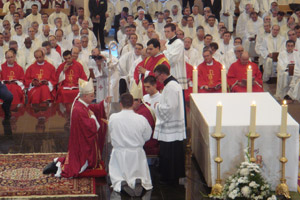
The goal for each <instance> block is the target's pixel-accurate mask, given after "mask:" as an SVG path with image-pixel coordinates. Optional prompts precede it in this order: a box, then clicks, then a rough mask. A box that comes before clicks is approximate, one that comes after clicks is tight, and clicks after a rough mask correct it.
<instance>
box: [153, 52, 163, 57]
mask: <svg viewBox="0 0 300 200" xmlns="http://www.w3.org/2000/svg"><path fill="white" fill-rule="evenodd" d="M160 54H162V53H161V52H159V53H158V54H156V55H155V56H153V57H154V58H156V57H157V56H159V55H160Z"/></svg>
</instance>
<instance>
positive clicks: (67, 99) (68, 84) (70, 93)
mask: <svg viewBox="0 0 300 200" xmlns="http://www.w3.org/2000/svg"><path fill="white" fill-rule="evenodd" d="M63 57H64V60H65V62H63V63H62V64H61V65H60V66H59V67H58V68H57V71H56V80H58V88H57V96H56V102H57V103H72V102H73V101H74V99H75V97H76V96H77V95H78V92H79V90H78V79H79V78H81V79H83V80H85V81H87V77H86V75H85V73H84V70H83V67H82V65H81V64H80V63H79V62H77V61H76V60H73V58H72V55H71V51H69V50H67V51H65V52H64V53H63Z"/></svg>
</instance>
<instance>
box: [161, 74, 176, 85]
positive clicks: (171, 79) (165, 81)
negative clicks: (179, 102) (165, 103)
mask: <svg viewBox="0 0 300 200" xmlns="http://www.w3.org/2000/svg"><path fill="white" fill-rule="evenodd" d="M170 81H176V82H177V83H178V81H177V80H176V78H174V77H173V76H172V75H170V76H169V77H168V78H167V79H166V80H164V86H166V85H167V84H168V83H169V82H170Z"/></svg>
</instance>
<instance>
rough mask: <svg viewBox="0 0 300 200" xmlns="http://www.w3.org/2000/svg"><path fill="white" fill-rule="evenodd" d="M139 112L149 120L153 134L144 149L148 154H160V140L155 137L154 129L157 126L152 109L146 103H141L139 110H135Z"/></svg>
mask: <svg viewBox="0 0 300 200" xmlns="http://www.w3.org/2000/svg"><path fill="white" fill-rule="evenodd" d="M135 112H136V113H137V114H140V115H142V116H144V117H145V118H146V119H147V121H148V122H149V125H150V126H151V128H152V135H151V138H150V140H148V141H147V142H146V143H145V145H144V149H145V152H146V154H147V155H152V156H153V155H155V156H156V155H158V153H159V144H158V141H157V140H156V139H154V138H153V131H154V127H155V121H154V119H153V116H152V114H151V112H150V110H149V109H148V108H147V107H146V106H145V105H144V104H141V105H140V107H139V108H138V110H136V111H135Z"/></svg>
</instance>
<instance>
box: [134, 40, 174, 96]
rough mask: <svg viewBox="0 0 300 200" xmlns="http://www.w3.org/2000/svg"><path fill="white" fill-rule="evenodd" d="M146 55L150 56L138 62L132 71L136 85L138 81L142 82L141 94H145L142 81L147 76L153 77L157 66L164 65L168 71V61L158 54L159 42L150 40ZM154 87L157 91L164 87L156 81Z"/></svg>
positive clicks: (161, 54)
mask: <svg viewBox="0 0 300 200" xmlns="http://www.w3.org/2000/svg"><path fill="white" fill-rule="evenodd" d="M147 54H149V55H150V56H149V57H147V58H145V59H144V60H143V61H142V62H140V63H139V64H138V65H137V66H136V68H135V71H134V80H135V81H136V83H137V84H138V83H139V80H142V84H143V85H142V86H143V94H147V93H146V91H145V89H144V79H145V78H146V77H147V76H149V75H151V76H154V69H155V68H156V66H157V65H160V64H165V65H166V66H168V67H169V69H170V64H169V61H168V59H167V58H166V57H165V55H164V54H163V53H160V42H159V41H158V40H157V39H151V40H149V41H148V42H147ZM156 85H157V90H158V91H161V90H162V89H163V88H164V85H163V84H162V83H160V82H158V81H157V82H156Z"/></svg>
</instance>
